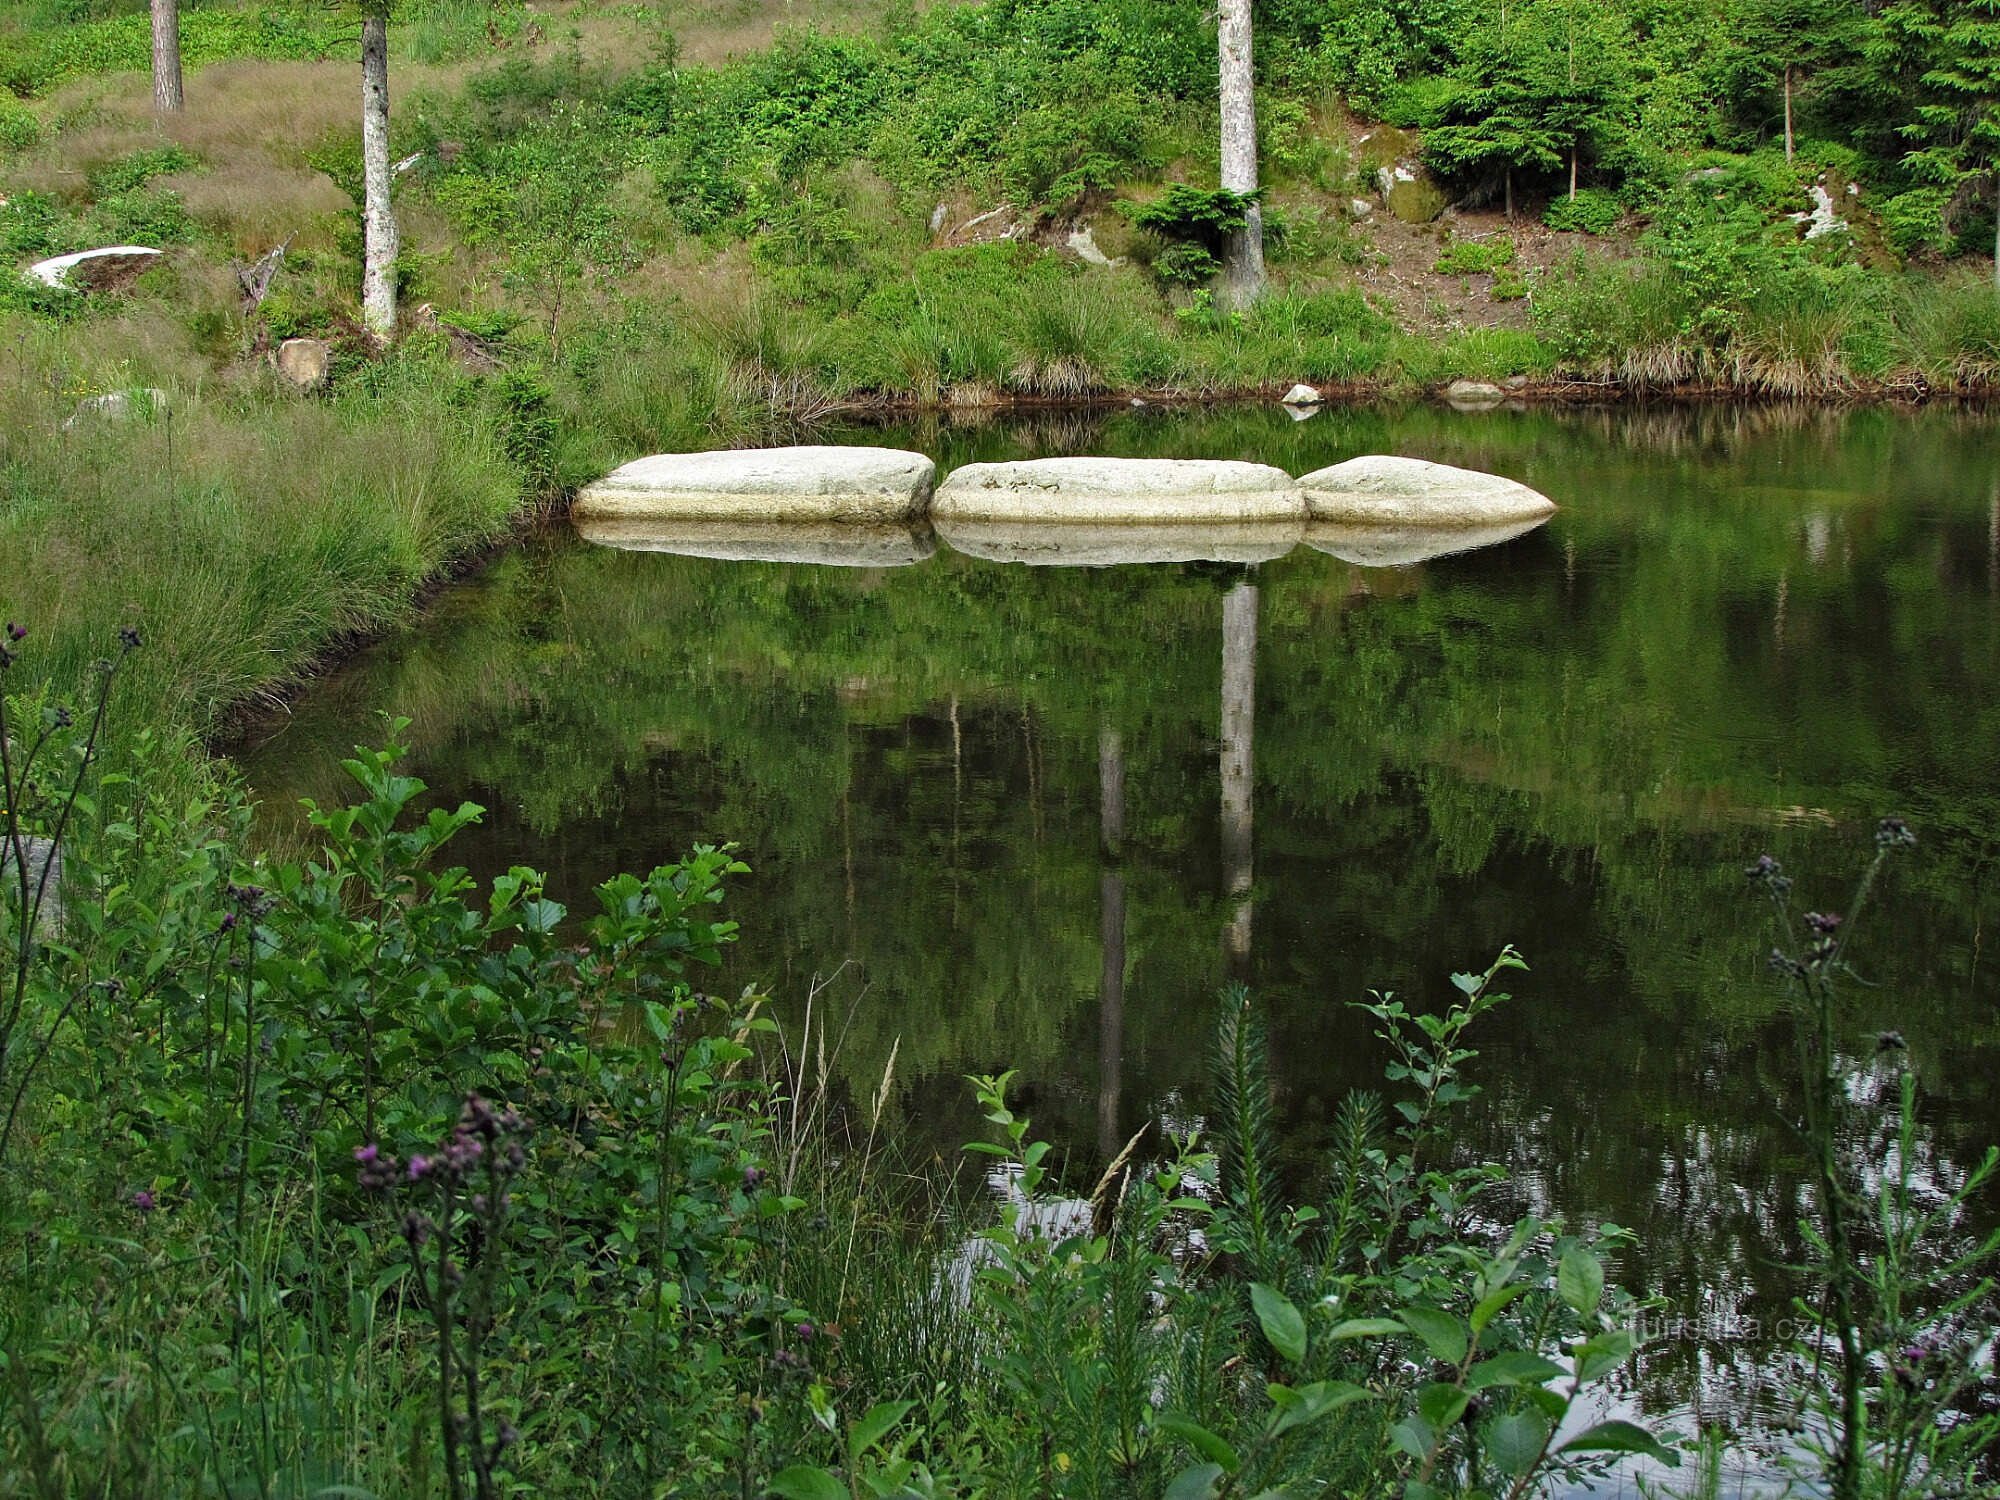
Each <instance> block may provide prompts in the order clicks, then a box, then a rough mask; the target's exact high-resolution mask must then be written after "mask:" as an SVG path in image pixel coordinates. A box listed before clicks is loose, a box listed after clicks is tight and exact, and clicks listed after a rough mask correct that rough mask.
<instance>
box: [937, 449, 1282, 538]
mask: <svg viewBox="0 0 2000 1500" xmlns="http://www.w3.org/2000/svg"><path fill="white" fill-rule="evenodd" d="M931 513H932V515H933V516H934V517H935V518H936V519H937V522H938V524H939V526H940V528H943V527H944V525H945V523H947V522H954V523H955V522H966V521H1011V522H1027V523H1046V524H1049V525H1147V526H1173V525H1184V524H1203V525H1211V524H1216V523H1237V524H1241V523H1256V522H1290V521H1302V520H1303V519H1304V517H1305V502H1304V501H1303V500H1302V499H1301V498H1300V496H1299V487H1298V484H1297V482H1296V481H1295V480H1293V479H1292V477H1291V476H1290V475H1289V474H1287V473H1285V471H1284V470H1283V469H1274V468H1272V467H1271V466H1270V465H1268V464H1246V463H1235V462H1226V461H1216V460H1208V459H1193V458H1037V459H1031V460H1028V461H1026V462H1023V463H1004V464H966V465H965V466H964V467H963V468H958V469H954V470H952V472H951V473H950V474H949V475H947V476H946V477H945V481H944V483H943V484H941V485H939V486H938V491H937V497H936V499H934V500H933V501H932V503H931ZM946 539H947V540H950V538H949V537H948V536H947V538H946Z"/></svg>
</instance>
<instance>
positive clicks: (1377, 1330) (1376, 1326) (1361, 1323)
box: [1326, 1318, 1409, 1341]
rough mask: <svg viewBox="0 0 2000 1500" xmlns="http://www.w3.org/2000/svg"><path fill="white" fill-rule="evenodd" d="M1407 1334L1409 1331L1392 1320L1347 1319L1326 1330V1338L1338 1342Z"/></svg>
mask: <svg viewBox="0 0 2000 1500" xmlns="http://www.w3.org/2000/svg"><path fill="white" fill-rule="evenodd" d="M1408 1332H1409V1329H1407V1328H1405V1327H1404V1326H1403V1325H1402V1324H1401V1323H1398V1322H1397V1321H1396V1320H1395V1319H1394V1318H1348V1319H1346V1320H1345V1321H1343V1322H1339V1323H1336V1324H1334V1325H1333V1327H1332V1328H1331V1329H1329V1330H1328V1332H1327V1335H1326V1336H1327V1338H1329V1339H1332V1340H1335V1341H1338V1340H1341V1339H1372V1338H1385V1337H1387V1336H1389V1335H1391V1334H1403V1333H1408Z"/></svg>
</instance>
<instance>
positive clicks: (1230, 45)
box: [1216, 0, 1264, 308]
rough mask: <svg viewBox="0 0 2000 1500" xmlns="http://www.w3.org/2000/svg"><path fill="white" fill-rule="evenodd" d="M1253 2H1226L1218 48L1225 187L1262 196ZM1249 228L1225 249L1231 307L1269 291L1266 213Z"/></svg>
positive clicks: (1224, 283) (1226, 299)
mask: <svg viewBox="0 0 2000 1500" xmlns="http://www.w3.org/2000/svg"><path fill="white" fill-rule="evenodd" d="M1250 37H1251V31H1250V0H1222V13H1221V18H1220V23H1219V24H1218V26H1217V28H1216V45H1217V50H1218V52H1219V54H1220V61H1221V66H1222V186H1223V188H1224V189H1225V190H1226V191H1228V192H1232V193H1254V192H1256V191H1257V106H1256V95H1255V89H1254V79H1253V74H1252V71H1251V57H1250ZM1245 217H1246V220H1247V222H1246V223H1245V224H1244V226H1243V228H1241V229H1239V230H1237V231H1236V232H1235V233H1233V234H1232V235H1230V237H1229V243H1228V245H1227V246H1225V247H1224V249H1223V255H1222V278H1221V283H1220V287H1219V291H1220V292H1221V298H1222V303H1223V305H1224V306H1225V307H1231V308H1240V307H1247V306H1249V305H1250V303H1252V302H1254V301H1256V300H1257V298H1258V297H1259V296H1261V295H1262V294H1263V291H1264V211H1263V209H1261V208H1259V207H1258V206H1257V205H1256V204H1254V203H1253V204H1251V205H1250V210H1249V213H1248V214H1247V215H1246V216H1245Z"/></svg>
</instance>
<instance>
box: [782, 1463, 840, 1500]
mask: <svg viewBox="0 0 2000 1500" xmlns="http://www.w3.org/2000/svg"><path fill="white" fill-rule="evenodd" d="M765 1492H766V1493H767V1494H772V1495H777V1496H780V1497H781V1500H849V1496H848V1493H847V1486H846V1485H844V1484H842V1483H841V1482H840V1481H839V1480H838V1479H835V1478H834V1477H833V1476H832V1475H831V1474H829V1473H827V1471H826V1470H824V1469H820V1468H815V1467H814V1466H813V1465H811V1464H793V1465H792V1466H791V1467H790V1468H789V1469H780V1470H779V1471H778V1472H777V1473H776V1474H773V1475H772V1476H771V1482H770V1484H769V1485H767V1486H766V1487H765Z"/></svg>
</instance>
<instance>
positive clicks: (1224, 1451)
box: [1155, 1417, 1243, 1474]
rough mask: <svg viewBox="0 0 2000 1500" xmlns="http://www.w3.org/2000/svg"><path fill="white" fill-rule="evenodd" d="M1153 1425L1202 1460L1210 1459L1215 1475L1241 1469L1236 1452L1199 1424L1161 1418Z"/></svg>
mask: <svg viewBox="0 0 2000 1500" xmlns="http://www.w3.org/2000/svg"><path fill="white" fill-rule="evenodd" d="M1155 1425H1157V1426H1158V1428H1159V1430H1160V1431H1162V1432H1166V1433H1171V1434H1172V1435H1173V1436H1175V1437H1177V1438H1179V1439H1180V1440H1181V1441H1182V1442H1184V1443H1186V1444H1187V1445H1188V1446H1189V1447H1190V1448H1192V1449H1194V1451H1195V1452H1197V1453H1199V1454H1200V1455H1201V1456H1202V1457H1203V1458H1206V1459H1212V1460H1213V1461H1214V1463H1215V1465H1216V1472H1217V1473H1230V1474H1234V1473H1235V1472H1236V1471H1237V1470H1238V1469H1240V1468H1242V1467H1243V1460H1242V1459H1241V1458H1240V1457H1238V1455H1237V1452H1236V1450H1235V1449H1234V1448H1232V1447H1230V1446H1229V1444H1228V1443H1226V1442H1224V1441H1223V1440H1222V1439H1221V1438H1219V1437H1217V1436H1216V1435H1215V1434H1214V1433H1212V1432H1210V1431H1209V1430H1208V1429H1207V1428H1206V1427H1204V1426H1202V1425H1201V1424H1200V1423H1199V1422H1195V1421H1191V1420H1190V1419H1188V1418H1187V1417H1161V1418H1160V1420H1159V1421H1158V1423H1157V1424H1155Z"/></svg>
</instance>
